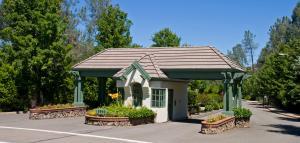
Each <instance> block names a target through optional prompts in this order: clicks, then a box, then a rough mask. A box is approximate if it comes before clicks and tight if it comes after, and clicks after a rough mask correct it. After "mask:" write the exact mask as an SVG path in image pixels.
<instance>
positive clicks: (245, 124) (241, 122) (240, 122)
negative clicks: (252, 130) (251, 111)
mask: <svg viewBox="0 0 300 143" xmlns="http://www.w3.org/2000/svg"><path fill="white" fill-rule="evenodd" d="M235 126H236V127H238V128H249V127H250V118H235Z"/></svg>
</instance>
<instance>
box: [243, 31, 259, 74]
mask: <svg viewBox="0 0 300 143" xmlns="http://www.w3.org/2000/svg"><path fill="white" fill-rule="evenodd" d="M254 38H255V35H254V34H252V33H251V32H250V31H249V30H247V31H245V33H244V39H243V40H242V44H243V47H244V50H245V51H246V53H248V54H249V55H250V60H251V67H252V71H253V72H254V50H256V49H257V44H256V43H255V42H254Z"/></svg>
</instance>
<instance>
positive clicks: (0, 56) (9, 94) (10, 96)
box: [0, 47, 23, 111]
mask: <svg viewBox="0 0 300 143" xmlns="http://www.w3.org/2000/svg"><path fill="white" fill-rule="evenodd" d="M15 74H16V73H15V71H14V70H13V67H12V66H11V65H9V64H7V62H6V57H5V54H4V53H3V49H2V47H0V110H2V111H11V110H18V109H19V108H20V106H23V104H21V103H20V102H19V101H20V100H18V99H19V98H18V96H17V90H16V85H15V81H14V77H15ZM21 108H22V107H21Z"/></svg>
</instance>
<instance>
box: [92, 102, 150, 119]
mask: <svg viewBox="0 0 300 143" xmlns="http://www.w3.org/2000/svg"><path fill="white" fill-rule="evenodd" d="M96 110H106V111H107V113H106V114H105V115H104V114H101V115H98V114H97V112H96ZM89 112H90V113H91V114H95V115H94V116H105V117H128V118H130V119H138V118H154V117H155V113H154V112H153V111H152V110H150V109H148V108H146V107H140V108H132V107H125V106H118V105H111V106H104V107H101V108H96V109H93V110H90V111H88V114H89Z"/></svg>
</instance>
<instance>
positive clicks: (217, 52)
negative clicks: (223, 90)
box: [209, 46, 236, 69]
mask: <svg viewBox="0 0 300 143" xmlns="http://www.w3.org/2000/svg"><path fill="white" fill-rule="evenodd" d="M209 47H210V48H211V49H212V50H213V51H214V52H215V53H216V54H217V55H218V56H219V57H220V58H221V59H223V60H224V62H225V63H227V64H228V65H229V66H230V67H231V68H232V69H236V68H234V67H233V66H232V65H231V64H230V63H228V61H227V60H225V59H224V57H223V56H221V55H220V53H219V51H216V49H215V48H214V47H211V46H209Z"/></svg>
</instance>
